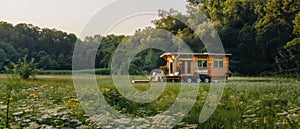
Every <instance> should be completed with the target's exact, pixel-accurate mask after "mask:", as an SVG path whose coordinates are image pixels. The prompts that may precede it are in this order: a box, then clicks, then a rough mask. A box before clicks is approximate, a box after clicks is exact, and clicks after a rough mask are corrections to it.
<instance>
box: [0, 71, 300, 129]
mask: <svg viewBox="0 0 300 129" xmlns="http://www.w3.org/2000/svg"><path fill="white" fill-rule="evenodd" d="M133 78H142V77H133ZM97 80H98V85H99V87H100V89H101V91H102V94H103V95H104V96H105V99H106V101H107V103H109V104H110V105H111V106H112V107H113V108H114V109H115V110H116V111H117V112H119V113H122V114H127V115H128V116H138V117H146V116H155V115H157V114H160V113H161V112H163V111H165V110H166V109H168V107H170V106H171V105H172V104H173V102H174V101H175V100H176V97H177V95H178V93H179V91H180V83H168V84H167V86H166V89H165V91H164V92H163V93H162V95H161V96H160V97H159V98H158V99H157V100H155V101H153V102H151V103H146V104H140V103H135V102H131V101H129V100H127V99H126V98H124V97H123V96H121V95H120V93H119V92H118V91H117V90H116V88H115V87H114V85H113V82H112V80H111V78H110V76H97ZM7 86H12V87H13V89H12V91H11V95H10V97H8V96H7V92H8V90H7ZM134 86H135V88H137V89H138V90H141V91H146V90H147V89H149V84H136V85H134ZM209 88H210V85H209V84H207V83H200V88H199V91H198V97H197V101H196V102H195V104H194V106H193V107H192V109H191V111H190V112H189V113H188V115H187V116H185V117H184V119H183V120H182V121H181V122H180V123H179V124H177V126H175V127H174V128H299V127H300V90H299V89H300V79H297V78H283V77H278V78H276V77H231V78H229V80H228V81H227V82H226V86H225V89H224V92H223V95H222V98H221V101H220V103H219V105H218V107H217V109H216V110H215V112H214V113H213V114H212V116H211V117H210V118H209V119H208V120H207V121H206V122H205V123H203V124H199V123H198V118H199V114H200V111H201V109H202V107H203V104H204V102H205V100H206V97H207V94H208V91H209ZM80 99H81V98H79V97H78V96H77V95H76V93H75V89H74V86H73V80H72V76H71V75H39V76H37V77H36V79H30V80H26V81H24V80H18V79H16V80H11V79H9V78H8V77H7V76H6V75H0V128H4V127H5V125H6V120H7V118H6V113H7V106H6V105H7V102H8V101H9V112H8V116H9V117H8V118H9V119H8V123H9V127H10V128H26V127H27V128H117V127H119V128H126V127H128V128H151V125H149V124H144V125H143V127H137V126H132V125H129V124H128V122H127V123H126V122H124V121H126V120H124V121H121V120H112V118H109V117H107V116H106V117H103V116H102V117H101V116H97V117H89V116H88V115H87V114H86V113H85V111H84V110H83V108H82V107H81V106H80ZM91 103H93V101H91ZM94 118H98V119H100V120H102V122H103V121H104V120H103V119H110V120H109V121H108V120H107V121H104V122H103V123H101V121H100V122H99V121H95V119H94ZM162 119H164V118H162ZM166 119H167V118H166ZM161 121H164V120H161Z"/></svg>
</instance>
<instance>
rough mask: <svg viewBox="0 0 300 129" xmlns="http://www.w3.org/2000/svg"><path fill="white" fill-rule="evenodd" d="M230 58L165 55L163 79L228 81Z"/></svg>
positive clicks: (162, 67) (227, 56)
mask: <svg viewBox="0 0 300 129" xmlns="http://www.w3.org/2000/svg"><path fill="white" fill-rule="evenodd" d="M229 56H231V54H218V53H164V54H162V55H161V56H160V57H161V58H163V59H164V60H165V61H166V66H161V67H160V69H161V70H162V71H163V72H164V76H162V77H161V79H162V80H166V81H175V82H179V81H184V82H188V83H190V82H197V83H200V82H206V83H208V82H210V81H211V80H226V79H228V77H229V76H230V73H229ZM161 79H159V80H161ZM150 81H151V80H150ZM154 81H155V80H154ZM156 81H157V80H156Z"/></svg>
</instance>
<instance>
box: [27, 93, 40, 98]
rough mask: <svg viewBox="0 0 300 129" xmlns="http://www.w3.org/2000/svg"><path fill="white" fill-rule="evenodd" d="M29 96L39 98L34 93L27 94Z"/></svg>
mask: <svg viewBox="0 0 300 129" xmlns="http://www.w3.org/2000/svg"><path fill="white" fill-rule="evenodd" d="M29 96H30V97H33V98H35V99H37V98H39V96H38V95H36V94H29Z"/></svg>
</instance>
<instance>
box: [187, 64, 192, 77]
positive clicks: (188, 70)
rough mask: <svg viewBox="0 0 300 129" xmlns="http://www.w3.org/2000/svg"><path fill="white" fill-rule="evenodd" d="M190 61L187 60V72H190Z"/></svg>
mask: <svg viewBox="0 0 300 129" xmlns="http://www.w3.org/2000/svg"><path fill="white" fill-rule="evenodd" d="M191 64H192V62H191V61H187V74H190V73H191V71H192V65H191Z"/></svg>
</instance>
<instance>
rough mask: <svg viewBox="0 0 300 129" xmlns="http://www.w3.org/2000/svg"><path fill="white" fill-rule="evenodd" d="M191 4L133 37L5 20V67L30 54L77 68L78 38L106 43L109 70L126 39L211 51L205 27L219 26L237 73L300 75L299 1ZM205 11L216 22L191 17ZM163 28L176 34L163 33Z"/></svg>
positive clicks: (152, 64)
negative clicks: (89, 33) (83, 35)
mask: <svg viewBox="0 0 300 129" xmlns="http://www.w3.org/2000/svg"><path fill="white" fill-rule="evenodd" d="M186 7H187V12H185V13H182V12H177V11H176V10H173V9H171V10H168V11H165V10H159V16H160V18H159V19H156V20H153V21H152V22H153V24H154V25H155V27H154V28H151V27H147V28H145V29H140V30H137V31H136V32H135V34H134V35H132V36H125V35H107V36H100V35H95V36H90V37H86V38H85V39H83V40H81V39H79V38H78V37H76V35H74V34H69V33H66V32H62V31H59V30H56V29H48V28H39V27H37V26H34V25H31V24H24V23H22V24H17V25H12V24H10V23H7V22H0V71H4V66H7V65H9V64H10V62H17V61H18V60H19V59H21V58H23V57H24V55H27V56H28V57H27V59H31V58H34V59H35V61H36V63H37V66H38V68H41V69H43V70H71V69H72V52H73V49H74V45H75V42H76V41H77V42H81V43H87V44H88V43H90V42H96V43H100V42H101V44H100V47H99V48H98V51H97V56H96V57H97V58H96V64H95V66H96V68H109V67H110V65H111V61H112V56H113V54H114V52H115V50H116V49H117V48H118V46H119V45H120V44H126V43H130V44H138V45H141V46H147V44H151V43H156V44H159V43H161V44H164V45H165V44H170V48H172V47H174V48H176V47H180V46H181V43H180V42H181V40H182V41H184V42H185V43H186V44H187V45H188V46H189V47H190V49H191V50H192V51H193V52H206V51H207V50H206V48H205V47H204V45H203V44H201V43H202V42H201V40H200V39H201V36H202V37H205V33H207V32H205V30H211V29H212V28H215V29H216V30H217V32H216V33H218V35H219V36H220V39H221V41H222V43H223V47H224V49H225V52H226V53H231V54H232V56H231V57H230V70H231V71H232V72H234V73H239V74H242V75H260V74H271V73H275V74H285V73H292V74H295V73H296V74H299V73H300V71H299V69H300V2H299V1H297V0H281V1H276V0H271V1H249V0H226V1H219V0H217V1H212V0H202V1H201V3H200V2H199V1H198V0H188V1H187V6H186ZM201 11H202V12H204V13H205V14H206V16H207V17H208V18H209V19H210V21H212V23H213V24H212V25H210V24H208V22H205V21H203V20H202V19H201V17H199V18H198V17H196V18H195V17H191V16H198V15H197V13H199V15H200V12H201ZM195 13H196V15H195ZM178 19H184V20H186V21H188V23H189V24H190V25H193V26H194V27H195V28H197V29H195V30H193V29H191V28H189V27H187V26H186V25H185V24H184V23H182V22H180V21H179V20H178ZM158 29H161V30H166V31H167V32H170V33H169V34H167V33H162V32H161V31H158ZM199 35H200V38H199V37H198V36H199ZM178 37H179V38H180V39H181V40H178V39H177V38H178ZM166 39H171V40H166ZM171 42H173V45H172V43H171ZM199 43H200V45H199ZM162 53H163V51H161V50H158V49H147V50H145V51H142V52H140V53H139V54H138V55H136V56H135V58H134V59H133V60H132V62H131V63H130V69H129V70H130V71H129V72H130V73H131V74H145V73H148V72H150V70H152V69H157V68H159V66H161V65H164V61H163V60H161V59H160V58H159V55H160V54H162ZM123 56H125V55H123ZM120 67H122V66H120Z"/></svg>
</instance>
